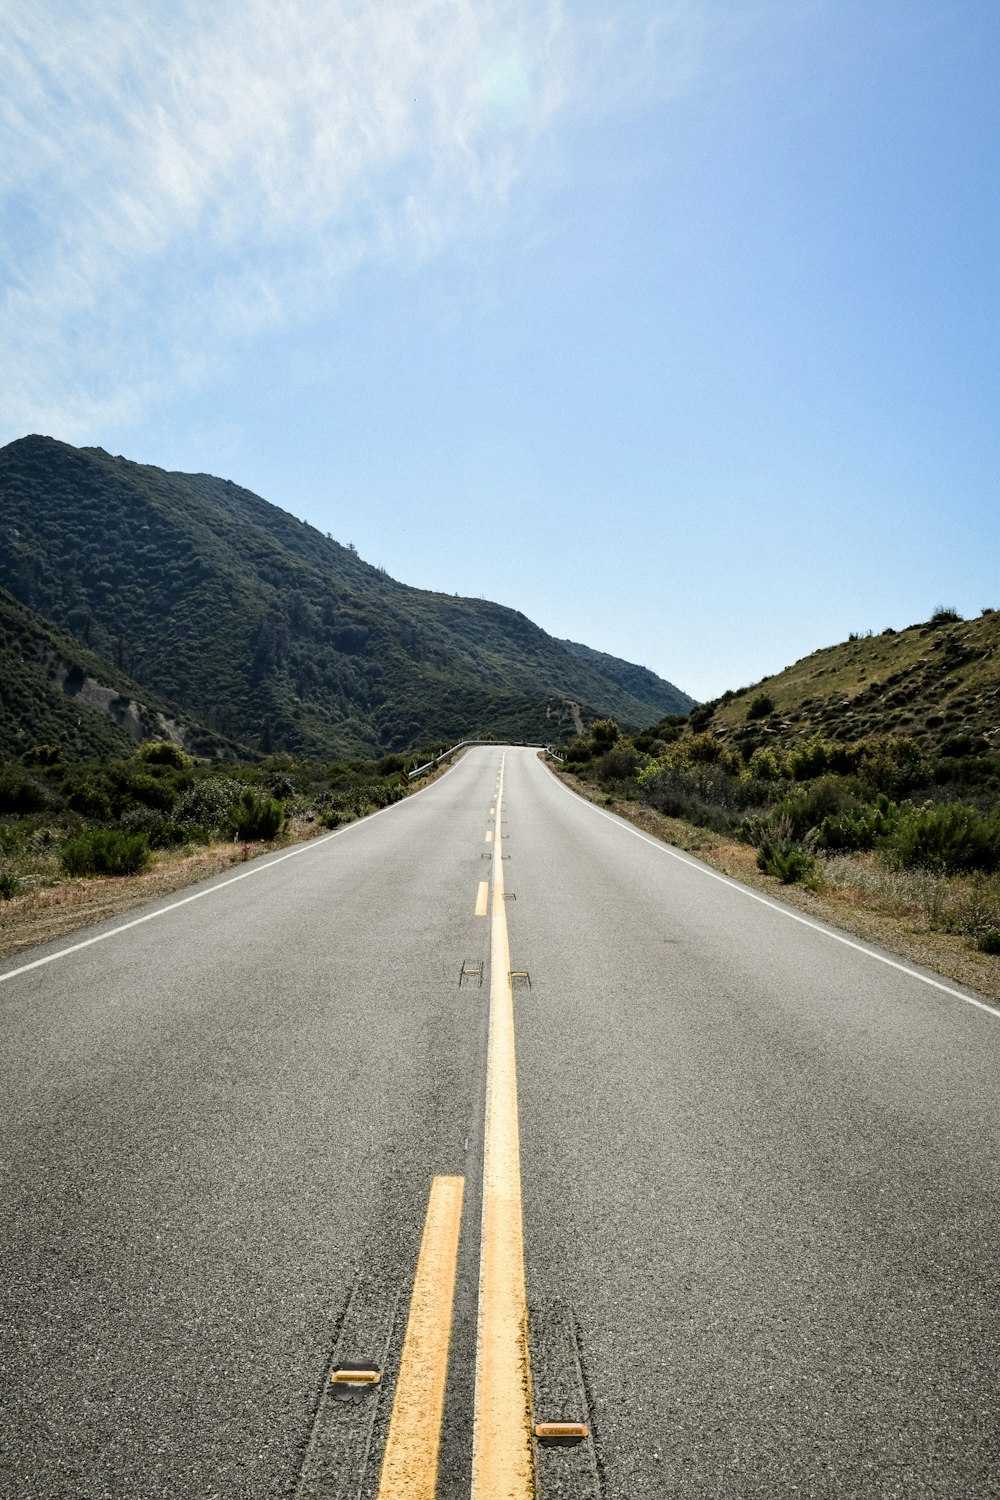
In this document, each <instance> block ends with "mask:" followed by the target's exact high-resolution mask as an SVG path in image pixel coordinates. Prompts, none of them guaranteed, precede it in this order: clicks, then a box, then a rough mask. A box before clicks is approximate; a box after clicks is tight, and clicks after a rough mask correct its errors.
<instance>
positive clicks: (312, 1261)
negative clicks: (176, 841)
mask: <svg viewBox="0 0 1000 1500" xmlns="http://www.w3.org/2000/svg"><path fill="white" fill-rule="evenodd" d="M501 765H502V768H503V769H502V779H501ZM498 794H499V795H500V797H501V800H500V801H497V796H498ZM487 835H489V837H487ZM501 856H502V858H501ZM501 875H502V883H503V888H504V889H503V891H502V892H501V891H500V890H499V888H498V884H497V882H498V878H499V876H501ZM484 882H486V883H488V884H487V888H486V889H485V890H484V889H483V883H484ZM497 897H502V899H499V900H498V899H496V898H497ZM477 913H478V914H477ZM94 939H98V940H96V941H94ZM503 942H506V944H507V945H508V946H509V958H508V957H507V953H506V952H505V951H504V949H503V947H502V946H498V945H500V944H502V943H503ZM498 965H502V967H503V969H504V973H503V975H502V976H500V975H499V971H498ZM511 974H512V975H513V976H514V977H513V978H512V979H509V978H508V976H509V975H511ZM501 978H502V983H501V982H500V980H501ZM505 987H506V989H507V991H508V999H509V998H510V995H511V994H512V1014H513V1022H514V1035H515V1037H516V1085H517V1094H516V1099H515V1097H514V1093H513V1081H512V1076H511V1078H510V1079H508V1080H507V1082H506V1083H504V1082H503V1077H504V1073H503V1068H502V1062H501V1050H500V1049H501V1044H502V1037H501V1036H500V1034H499V1033H498V1032H497V1030H496V1028H497V1027H498V1026H499V1025H500V1021H502V1014H503V1012H502V1005H503V1001H504V989H505ZM976 999H977V997H974V996H965V997H963V995H962V994H961V993H960V992H958V991H956V990H955V988H954V987H953V986H948V985H944V984H943V983H941V982H940V981H939V982H936V983H935V982H934V981H933V978H932V976H927V975H921V974H919V973H917V972H916V971H913V970H911V969H908V968H907V967H906V966H902V965H899V964H898V963H893V962H888V961H886V958H885V956H884V955H882V956H880V955H878V954H877V953H876V952H875V951H874V950H871V949H868V948H866V947H865V946H864V945H862V944H858V943H856V942H854V941H846V940H844V939H842V938H839V937H838V936H836V935H835V934H834V933H833V931H832V929H829V928H825V927H823V926H822V925H821V924H818V923H812V922H809V921H805V920H803V919H802V917H801V914H800V913H793V912H792V911H791V910H790V909H788V908H784V907H782V906H781V904H780V901H774V902H769V901H765V900H761V899H759V898H758V897H757V896H755V895H754V894H752V893H750V892H748V891H747V890H745V889H744V888H742V887H739V886H738V885H736V884H734V883H733V882H729V881H727V880H725V879H723V878H721V877H719V876H717V875H716V874H714V873H713V872H711V871H709V870H707V869H706V868H705V867H704V866H701V865H699V864H698V862H697V861H696V860H693V859H692V858H691V857H690V856H687V855H681V854H680V853H678V852H677V851H671V850H669V849H667V848H666V847H664V846H661V845H658V844H657V843H655V841H653V840H649V839H646V838H645V837H644V836H642V835H640V834H638V833H637V832H636V831H635V830H634V829H631V828H629V827H628V826H626V825H625V824H622V823H620V822H619V821H618V820H616V819H614V818H612V817H610V816H608V815H607V814H604V813H603V812H602V811H601V810H599V809H595V808H594V807H592V806H590V805H589V804H587V803H584V802H583V801H581V800H580V799H578V798H576V797H574V796H573V795H572V794H571V793H570V792H568V791H567V790H566V789H565V788H564V787H563V786H562V785H561V784H560V783H559V782H558V781H557V780H556V779H555V778H554V777H553V776H552V775H551V774H550V773H549V771H547V770H546V769H545V767H544V766H543V765H542V764H541V763H540V762H539V760H538V759H537V757H536V755H535V754H534V752H532V751H530V750H526V749H507V750H506V751H504V750H502V748H500V747H497V748H496V749H494V748H482V749H476V750H473V751H471V752H469V753H468V754H467V755H466V756H465V758H464V759H463V760H461V761H460V762H459V763H458V764H457V765H456V766H455V767H454V768H453V769H452V770H451V771H449V772H448V773H447V774H446V775H445V776H444V777H442V778H441V779H440V780H439V781H437V782H436V783H434V784H433V785H432V786H430V787H429V788H427V789H426V790H425V791H423V792H421V793H419V794H417V795H415V796H413V797H411V798H409V799H407V800H406V801H404V802H401V803H399V804H397V805H396V806H394V807H392V808H389V809H387V810H386V811H385V812H383V813H380V814H377V815H376V816H374V817H372V818H369V819H366V820H364V821H363V822H360V823H357V824H352V825H350V826H349V827H347V828H345V829H343V830H340V831H338V832H337V833H336V834H334V835H331V836H328V837H325V838H323V839H319V840H316V841H314V842H313V843H311V844H308V845H302V846H297V847H296V848H295V849H294V850H292V851H289V852H286V853H285V854H283V855H281V856H273V855H272V856H267V857H265V858H263V859H261V860H258V861H255V862H254V863H252V864H249V865H247V866H245V867H243V868H240V869H238V870H237V871H235V872H230V873H228V874H226V875H224V876H220V877H217V878H216V879H214V880H212V881H209V882H206V883H205V884H204V885H202V886H198V887H195V888H193V889H191V890H189V891H188V892H185V893H183V894H182V895H181V896H180V897H176V896H175V897H172V898H168V899H166V900H164V901H162V902H159V903H156V904H155V905H153V906H151V907H149V908H144V909H142V910H141V911H139V912H136V913H133V914H132V915H131V916H130V917H129V918H128V919H127V920H124V921H123V920H122V919H118V920H117V921H115V922H109V923H106V924H103V925H102V926H99V927H96V928H92V929H88V931H87V932H85V933H83V934H78V935H77V936H76V937H75V938H74V939H71V940H62V941H60V942H59V943H54V944H51V945H48V946H46V947H45V948H42V949H38V950H35V951H33V952H31V953H29V954H22V955H19V956H18V958H16V959H12V960H9V961H8V962H7V963H6V964H5V965H2V966H0V1038H2V1055H0V1099H2V1106H0V1108H2V1121H3V1133H2V1163H0V1273H2V1275H0V1322H2V1344H0V1382H2V1384H0V1500H251V1497H252V1500H277V1497H289V1500H319V1497H323V1500H338V1497H343V1500H375V1497H376V1496H378V1497H379V1500H424V1497H425V1496H426V1495H427V1494H428V1493H430V1494H434V1493H435V1492H436V1494H437V1496H438V1497H439V1500H451V1497H459V1496H461V1497H463V1500H467V1497H468V1496H469V1495H470V1487H473V1486H474V1489H473V1493H474V1494H475V1496H476V1500H515V1497H516V1500H523V1497H524V1495H525V1490H524V1489H523V1487H519V1486H522V1485H523V1481H522V1480H521V1479H519V1478H518V1477H517V1475H516V1474H515V1472H514V1471H515V1468H516V1465H515V1464H513V1462H512V1467H511V1470H510V1474H511V1477H510V1480H509V1484H508V1483H507V1482H506V1481H504V1480H499V1481H498V1480H493V1481H490V1480H488V1479H484V1478H482V1476H481V1475H480V1474H479V1470H478V1469H477V1467H476V1465H477V1464H478V1463H479V1460H478V1459H476V1458H474V1452H481V1451H484V1450H485V1445H486V1439H485V1437H483V1435H482V1433H483V1431H485V1428H486V1425H487V1421H488V1414H485V1415H484V1414H483V1413H485V1412H486V1397H485V1396H484V1395H483V1394H482V1390H481V1389H480V1390H479V1394H478V1395H477V1361H478V1363H479V1364H480V1365H482V1363H483V1361H484V1359H485V1355H484V1353H483V1350H484V1348H485V1347H486V1346H487V1345H488V1344H489V1341H490V1339H491V1337H492V1333H493V1329H492V1324H493V1321H495V1319H496V1318H498V1317H499V1316H500V1314H495V1313H494V1312H493V1311H491V1310H490V1309H491V1307H492V1306H493V1304H492V1303H490V1301H489V1297H488V1295H486V1293H484V1298H485V1301H484V1306H485V1307H486V1309H487V1311H486V1313H485V1314H484V1315H481V1314H480V1311H479V1308H480V1283H481V1282H482V1283H483V1285H484V1286H486V1284H487V1282H488V1280H489V1277H488V1275H487V1273H486V1272H485V1271H484V1269H483V1268H484V1266H485V1265H486V1263H487V1255H486V1251H487V1249H488V1248H489V1246H490V1245H491V1244H493V1242H494V1241H496V1242H497V1245H498V1247H499V1248H498V1249H497V1255H498V1256H499V1257H500V1258H499V1260H498V1261H497V1264H498V1265H499V1267H500V1271H499V1272H498V1273H497V1275H498V1276H499V1281H500V1284H501V1285H500V1290H501V1292H503V1291H504V1288H505V1287H506V1286H507V1284H508V1281H509V1283H510V1285H511V1286H515V1285H516V1283H517V1279H518V1278H517V1274H515V1273H516V1272H517V1266H518V1265H519V1264H521V1263H522V1262H521V1260H520V1257H521V1253H522V1252H521V1248H520V1247H521V1245H522V1244H523V1266H524V1268H525V1271H526V1298H527V1321H528V1326H529V1328H530V1347H529V1353H530V1366H531V1389H532V1392H533V1396H532V1400H533V1411H532V1412H531V1420H532V1422H533V1423H534V1422H542V1421H546V1420H567V1421H577V1422H583V1423H584V1424H585V1425H586V1427H587V1429H588V1431H587V1435H586V1436H585V1437H584V1438H582V1439H581V1440H580V1441H576V1442H572V1443H568V1444H566V1445H564V1446H552V1445H550V1444H547V1443H543V1442H538V1443H534V1442H531V1441H528V1447H527V1452H528V1456H529V1460H530V1463H531V1464H532V1465H533V1466H534V1480H533V1483H534V1486H535V1487H536V1489H537V1492H538V1494H539V1495H540V1496H542V1497H544V1500H559V1497H566V1500H663V1497H691V1500H695V1497H697V1500H702V1497H705V1500H708V1497H712V1500H715V1497H720V1500H750V1497H754V1500H756V1497H767V1500H776V1497H786V1496H787V1497H817V1500H819V1497H823V1500H826V1497H831V1500H833V1497H836V1500H847V1497H855V1496H856V1497H859V1500H861V1497H864V1500H881V1497H897V1496H898V1497H905V1500H912V1497H918V1496H935V1497H944V1496H947V1497H954V1500H978V1497H987V1496H1000V1215H998V1204H1000V1111H998V1083H1000V1014H998V1013H997V1011H996V1010H995V1009H993V1008H991V1007H990V1006H988V1005H986V1004H985V1003H982V1002H980V1003H978V1004H977V1003H975V1001H976ZM491 1008H492V1011H493V1021H492V1029H491ZM498 1017H499V1020H498ZM491 1038H492V1039H491ZM488 1079H489V1088H488V1086H487V1085H488ZM505 1090H506V1092H505ZM490 1101H492V1102H490ZM488 1103H489V1107H490V1108H491V1109H493V1110H494V1112H495V1115H496V1118H495V1120H494V1125H492V1126H488V1123H487V1121H488V1116H487V1106H488ZM505 1111H506V1113H505ZM489 1118H493V1117H489ZM518 1123H519V1129H520V1137H519V1162H520V1196H518V1193H517V1192H516V1191H515V1189H516V1188H517V1184H516V1182H515V1183H514V1185H513V1187H511V1184H510V1167H511V1163H510V1161H509V1160H507V1161H506V1167H505V1166H504V1158H503V1151H504V1149H506V1148H505V1147H503V1141H504V1140H506V1141H507V1143H508V1146H509V1144H510V1141H511V1140H512V1139H513V1141H514V1147H515V1149H514V1167H515V1169H516V1164H517V1159H518V1156H517V1150H516V1145H517V1126H518ZM491 1130H495V1131H497V1132H499V1134H497V1136H496V1140H495V1141H494V1143H493V1144H492V1145H487V1170H486V1172H485V1174H484V1144H487V1143H488V1142H489V1141H491V1140H493V1137H492V1136H491V1134H490V1132H491ZM512 1130H513V1136H512V1135H511V1131H512ZM505 1131H506V1135H505V1134H504V1132H505ZM484 1136H485V1141H484ZM498 1141H499V1142H500V1144H497V1142H498ZM505 1172H506V1176H505V1175H504V1174H505ZM491 1184H492V1185H491ZM505 1184H506V1185H505ZM432 1185H433V1191H432ZM491 1195H492V1196H491ZM484 1199H485V1200H487V1205H488V1204H489V1203H495V1205H496V1207H497V1212H496V1215H495V1216H494V1218H493V1219H492V1220H491V1218H490V1215H489V1213H488V1212H487V1214H486V1216H485V1217H484V1216H483V1209H484ZM429 1203H430V1204H431V1209H430V1210H429ZM435 1205H437V1206H436V1207H435ZM449 1226H450V1227H449ZM435 1236H437V1238H435ZM522 1236H523V1238H522ZM505 1237H506V1239H505ZM504 1239H505V1244H506V1248H505V1247H504V1244H500V1241H501V1240H504ZM515 1244H516V1247H517V1250H516V1255H515V1253H514V1251H513V1250H512V1249H511V1246H512V1245H515ZM504 1256H507V1257H508V1259H507V1260H506V1261H505V1260H504V1259H503V1257H504ZM512 1256H513V1257H514V1258H513V1259H511V1257H512ZM515 1261H516V1262H517V1264H515ZM505 1266H509V1267H510V1274H509V1277H508V1275H507V1272H506V1271H505V1270H504V1269H503V1268H504V1267H505ZM418 1267H419V1269H418ZM415 1279H416V1280H415ZM415 1288H416V1289H415ZM435 1299H436V1300H435ZM513 1305H514V1314H515V1315H516V1306H517V1303H516V1298H515V1301H514V1304H513ZM421 1309H423V1324H422V1325H421ZM449 1309H450V1324H449V1321H448V1318H449ZM421 1326H422V1327H423V1330H424V1331H423V1333H421V1332H420V1329H421ZM435 1330H437V1335H438V1337H437V1342H438V1343H439V1344H440V1346H441V1347H440V1349H438V1350H437V1352H435V1349H434V1347H433V1345H434V1342H435ZM449 1332H450V1340H449ZM421 1339H423V1340H424V1342H421ZM404 1341H405V1348H406V1350H407V1351H408V1352H407V1354H404V1352H403V1351H404ZM445 1359H447V1366H446V1377H445V1365H444V1363H443V1362H442V1363H440V1382H439V1384H440V1389H439V1390H438V1393H437V1395H435V1394H434V1392H435V1390H436V1389H437V1387H435V1386H434V1380H435V1378H436V1377H435V1376H434V1370H435V1368H437V1366H436V1365H435V1361H443V1360H445ZM348 1362H351V1363H354V1364H357V1365H361V1366H365V1367H366V1368H369V1369H370V1370H377V1371H379V1372H380V1374H381V1381H380V1383H378V1384H375V1383H374V1382H372V1383H371V1384H370V1385H369V1386H367V1387H366V1386H364V1385H363V1384H351V1383H348V1384H346V1385H345V1386H343V1387H340V1388H338V1386H337V1385H336V1383H333V1384H331V1382H330V1375H331V1372H334V1371H337V1370H343V1368H344V1366H345V1365H346V1364H347V1363H348ZM401 1371H402V1373H401ZM445 1379H446V1385H445V1383H444V1382H445ZM481 1384H482V1374H481V1371H480V1385H481ZM525 1388H526V1387H525ZM407 1391H409V1400H407ZM338 1394H344V1395H346V1396H347V1398H348V1399H346V1400H343V1401H341V1400H337V1399H334V1397H335V1396H336V1395H338ZM515 1398H516V1393H515ZM441 1400H443V1420H439V1419H440V1403H441ZM394 1403H395V1405H396V1406H397V1407H398V1409H399V1415H398V1417H396V1416H393V1408H394ZM435 1403H437V1404H435ZM515 1405H516V1399H515ZM390 1419H391V1422H390ZM515 1426H516V1423H515ZM423 1429H427V1431H426V1432H424V1433H423V1436H421V1433H422V1432H423ZM477 1429H482V1431H477ZM390 1432H391V1433H392V1436H391V1437H390ZM438 1432H440V1449H439V1450H438V1448H437V1442H438ZM427 1433H429V1434H430V1438H429V1439H428V1440H429V1441H430V1443H431V1447H430V1448H429V1449H427V1453H429V1454H430V1458H429V1460H428V1462H429V1463H430V1465H431V1467H430V1471H429V1472H430V1473H431V1476H432V1477H431V1480H430V1485H431V1488H430V1490H429V1491H428V1490H427V1489H426V1485H427V1480H426V1478H424V1479H420V1478H419V1476H418V1473H417V1471H418V1469H419V1465H420V1462H422V1460H421V1459H420V1458H419V1453H418V1450H419V1446H420V1443H421V1442H424V1441H425V1439H427ZM407 1442H410V1443H411V1444H412V1445H415V1446H413V1447H412V1448H407V1447H406V1444H407ZM400 1443H402V1444H403V1446H402V1447H400V1446H399V1445H400ZM393 1444H395V1447H394V1449H393V1452H394V1453H395V1455H396V1456H395V1458H393V1459H390V1458H389V1457H387V1453H388V1451H389V1448H390V1446H391V1445H393ZM414 1453H418V1456H417V1457H413V1454H414ZM400 1454H401V1455H402V1456H401V1457H400V1456H399V1455H400ZM393 1463H394V1464H395V1467H392V1465H393ZM383 1466H385V1470H386V1475H389V1474H390V1470H391V1474H392V1475H393V1476H394V1477H392V1478H385V1480H384V1483H383V1484H382V1487H381V1489H380V1475H381V1474H382V1470H383ZM435 1470H436V1473H437V1481H436V1491H435V1488H434V1480H433V1473H434V1472H435ZM400 1476H402V1477H400ZM421 1486H423V1488H422V1487H421Z"/></svg>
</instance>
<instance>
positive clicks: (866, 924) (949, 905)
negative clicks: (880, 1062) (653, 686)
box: [555, 771, 1000, 1000]
mask: <svg viewBox="0 0 1000 1500" xmlns="http://www.w3.org/2000/svg"><path fill="white" fill-rule="evenodd" d="M555 774H556V775H557V776H558V777H559V779H560V781H563V782H565V784H566V785H567V786H568V787H570V788H572V790H573V791H574V792H577V793H579V794H580V795H581V796H583V797H585V798H586V799H587V800H588V801H589V802H594V803H596V804H597V805H598V806H600V807H607V808H608V810H609V811H610V812H614V813H617V814H618V816H619V817H622V818H625V819H626V820H627V821H628V822H629V823H633V824H635V826H636V827H637V828H641V829H643V830H644V832H646V833H649V834H651V835H652V836H653V837H655V838H660V839H663V841H664V843H667V844H672V845H674V846H675V847H676V848H678V849H684V850H686V851H687V852H688V853H691V854H695V855H697V857H698V858H699V859H700V860H703V861H704V863H705V864H707V865H710V866H711V867H712V868H713V869H715V870H719V871H720V872H721V873H722V874H724V875H729V876H731V877H732V878H733V879H735V880H739V881H741V882H742V883H743V884H744V885H747V886H750V887H751V889H753V890H756V891H761V892H762V893H766V894H767V895H768V896H769V897H770V898H771V899H773V900H777V901H780V902H782V903H784V904H785V905H787V906H794V907H797V908H798V909H799V910H800V911H804V912H807V913H809V915H810V916H813V917H816V918H817V919H818V920H820V921H823V922H829V923H830V925H831V926H834V927H839V928H841V929H842V930H843V931H846V932H849V933H852V934H853V935H854V936H855V937H860V938H863V939H864V940H865V941H866V942H869V943H872V944H874V945H876V946H877V947H879V948H883V949H885V950H886V951H887V952H889V953H893V954H895V955H896V956H897V957H899V958H902V959H905V960H907V961H908V962H909V963H912V964H917V965H919V966H920V967H922V968H925V969H930V970H932V971H933V972H934V973H936V974H940V975H941V977H942V978H944V979H950V980H952V981H953V982H954V983H957V984H961V985H964V986H965V987H966V988H968V989H971V990H975V991H977V992H978V993H979V994H980V995H985V996H987V997H988V998H989V999H991V1000H1000V959H998V958H996V957H992V956H991V955H989V954H986V953H979V952H978V951H977V950H976V949H975V948H974V947H973V946H972V944H971V942H970V940H969V938H968V937H967V936H963V935H962V933H963V932H967V931H973V932H974V931H983V930H985V929H986V928H987V927H994V926H995V927H997V928H1000V879H998V878H997V877H988V878H979V879H973V878H957V877H952V878H944V877H941V876H934V875H930V874H926V873H924V872H920V871H913V870H897V871H893V870H887V869H885V868H884V867H882V866H880V865H879V864H878V862H877V861H876V860H875V858H874V856H872V855H870V854H858V855H837V856H836V857H835V858H832V859H828V860H823V861H822V862H821V864H820V868H819V881H818V882H817V884H816V885H815V886H813V887H805V886H802V885H781V884H780V883H779V882H778V881H777V880H774V879H772V878H771V877H770V876H768V875H764V874H762V873H761V871H760V870H758V868H757V858H756V851H755V850H754V849H752V848H751V847H750V846H749V845H748V844H738V843H734V842H732V841H731V840H729V839H725V838H722V837H721V836H720V835H719V834H716V833H712V832H710V831H709V830H707V829H704V828H696V827H695V826H694V825H693V824H691V823H685V822H682V821H681V819H679V818H668V817H666V816H664V814H662V813H658V812H655V811H654V810H653V809H652V808H650V807H645V806H643V805H642V804H640V803H637V802H619V801H615V800H609V799H608V797H607V796H606V795H605V794H604V793H603V792H601V791H599V790H598V789H596V788H595V787H592V786H589V785H588V784H587V783H585V782H581V781H578V780H577V779H576V777H574V776H571V775H569V774H568V773H567V772H564V771H556V772H555Z"/></svg>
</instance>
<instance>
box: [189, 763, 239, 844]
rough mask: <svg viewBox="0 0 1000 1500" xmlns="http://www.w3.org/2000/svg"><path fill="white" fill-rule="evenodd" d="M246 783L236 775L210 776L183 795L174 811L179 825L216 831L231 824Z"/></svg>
mask: <svg viewBox="0 0 1000 1500" xmlns="http://www.w3.org/2000/svg"><path fill="white" fill-rule="evenodd" d="M247 790H248V788H247V784H246V782H245V781H238V780H237V779H236V778H235V777H234V776H206V777H205V778H204V780H201V781H196V782H195V784H194V786H192V787H189V788H188V789H187V791H186V792H182V793H181V795H180V797H179V798H178V800H177V803H176V806H175V807H174V809H173V816H174V817H175V818H176V819H177V821H178V822H179V823H189V824H191V825H192V826H193V827H195V828H204V829H206V830H208V831H209V832H213V831H216V830H219V829H222V828H228V827H230V825H231V822H232V817H233V814H234V812H235V809H236V808H237V807H238V806H239V803H240V798H241V797H242V796H243V793H244V792H245V791H247Z"/></svg>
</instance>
